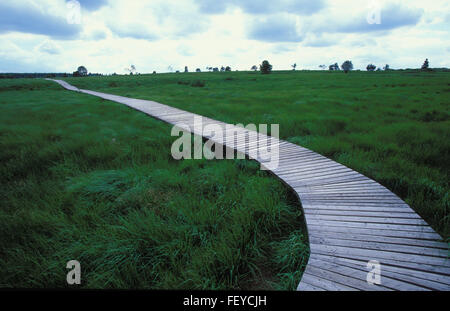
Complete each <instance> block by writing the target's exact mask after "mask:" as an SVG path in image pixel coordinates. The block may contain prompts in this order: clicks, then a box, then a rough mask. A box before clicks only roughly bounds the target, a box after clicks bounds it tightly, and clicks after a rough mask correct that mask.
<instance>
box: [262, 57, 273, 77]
mask: <svg viewBox="0 0 450 311" xmlns="http://www.w3.org/2000/svg"><path fill="white" fill-rule="evenodd" d="M259 70H261V73H262V74H269V73H271V72H272V65H271V64H270V63H269V61H267V60H265V61H263V62H262V64H261V65H259Z"/></svg>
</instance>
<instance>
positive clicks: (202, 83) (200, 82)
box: [191, 80, 205, 87]
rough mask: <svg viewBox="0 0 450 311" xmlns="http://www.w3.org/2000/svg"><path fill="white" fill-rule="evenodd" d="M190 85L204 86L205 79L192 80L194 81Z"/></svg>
mask: <svg viewBox="0 0 450 311" xmlns="http://www.w3.org/2000/svg"><path fill="white" fill-rule="evenodd" d="M191 86H193V87H204V86H205V81H200V80H197V81H194V82H192V84H191Z"/></svg>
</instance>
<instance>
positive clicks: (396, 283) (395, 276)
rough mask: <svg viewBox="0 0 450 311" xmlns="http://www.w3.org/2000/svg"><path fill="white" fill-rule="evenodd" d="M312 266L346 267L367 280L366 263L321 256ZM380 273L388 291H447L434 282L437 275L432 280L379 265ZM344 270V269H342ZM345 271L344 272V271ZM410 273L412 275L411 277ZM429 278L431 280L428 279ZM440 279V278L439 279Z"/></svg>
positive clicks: (442, 285)
mask: <svg viewBox="0 0 450 311" xmlns="http://www.w3.org/2000/svg"><path fill="white" fill-rule="evenodd" d="M312 260H313V262H314V263H313V264H316V265H318V264H320V265H322V266H323V267H326V268H329V269H333V268H336V267H337V268H340V267H347V268H353V269H356V270H360V271H361V272H362V273H360V274H359V275H358V276H359V277H360V278H361V279H365V278H367V272H368V269H367V262H364V261H363V262H358V261H354V262H356V264H355V263H354V262H353V263H352V262H348V261H344V260H341V259H339V258H334V257H330V256H323V255H316V256H314V258H313V259H312ZM380 268H381V269H380V270H381V271H380V272H381V273H380V277H381V279H380V281H381V285H382V286H386V287H388V288H390V289H394V290H402V291H406V290H410V291H411V290H414V291H417V290H419V291H423V290H448V288H449V286H448V285H446V284H443V283H440V282H438V281H436V280H435V279H437V280H439V277H440V276H439V275H437V278H434V277H435V276H436V275H435V274H430V273H423V272H420V271H418V272H417V271H415V270H410V269H403V268H396V267H392V266H388V265H381V267H380ZM343 270H344V269H343ZM344 271H345V270H344ZM411 273H414V274H413V275H412V274H411ZM430 277H431V279H430ZM441 278H442V277H441Z"/></svg>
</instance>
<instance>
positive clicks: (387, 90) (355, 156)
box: [66, 71, 450, 239]
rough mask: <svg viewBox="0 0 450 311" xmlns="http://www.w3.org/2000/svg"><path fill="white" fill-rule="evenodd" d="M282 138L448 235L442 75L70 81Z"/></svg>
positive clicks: (447, 129)
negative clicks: (358, 177)
mask: <svg viewBox="0 0 450 311" xmlns="http://www.w3.org/2000/svg"><path fill="white" fill-rule="evenodd" d="M66 80H67V81H68V82H70V83H72V84H74V85H76V86H79V87H81V88H85V89H92V90H98V91H103V92H108V93H113V94H118V95H124V96H130V97H135V98H142V99H151V100H155V101H159V102H161V103H164V104H167V105H171V106H175V107H179V108H182V109H185V110H187V111H191V112H195V113H199V114H201V115H204V116H208V117H212V118H215V119H217V120H220V121H225V122H229V123H233V124H236V123H243V124H249V123H256V124H260V123H266V124H272V123H278V124H280V132H281V137H282V138H284V139H287V140H289V141H291V142H293V143H296V144H299V145H302V146H305V147H308V148H310V149H312V150H314V151H316V152H319V153H320V154H323V155H325V156H327V157H330V158H332V159H334V160H336V161H338V162H340V163H342V164H344V165H347V166H349V167H351V168H353V169H355V170H357V171H359V172H361V173H363V174H365V175H366V176H368V177H371V178H373V179H375V180H376V181H378V182H380V183H381V184H383V185H384V186H386V187H387V188H389V189H390V190H392V191H393V192H394V193H396V194H397V195H399V196H400V197H401V198H402V199H404V200H405V201H406V202H407V203H408V204H410V206H411V207H412V208H414V209H415V210H416V211H417V212H418V213H419V214H420V215H421V216H422V217H423V218H424V219H425V220H426V221H427V222H428V223H429V224H430V225H432V227H433V228H434V229H435V230H437V231H438V232H439V233H440V234H441V235H443V237H444V238H446V239H448V238H449V236H450V216H449V215H450V213H449V175H448V174H449V171H450V169H449V168H450V167H449V166H450V155H449V152H450V121H449V106H450V100H449V94H450V93H449V92H450V73H449V72H419V71H389V72H352V73H350V74H344V73H343V72H323V71H322V72H292V71H291V72H273V73H272V74H271V75H261V74H260V73H257V72H224V73H180V74H158V75H141V76H111V77H92V78H81V79H78V78H69V79H66Z"/></svg>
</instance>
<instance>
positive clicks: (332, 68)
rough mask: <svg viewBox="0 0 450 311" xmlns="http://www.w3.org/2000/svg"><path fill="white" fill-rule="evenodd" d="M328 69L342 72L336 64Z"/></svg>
mask: <svg viewBox="0 0 450 311" xmlns="http://www.w3.org/2000/svg"><path fill="white" fill-rule="evenodd" d="M328 69H329V70H331V71H338V70H340V69H339V65H338V63H335V64H333V65H330V66H329V67H328Z"/></svg>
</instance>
